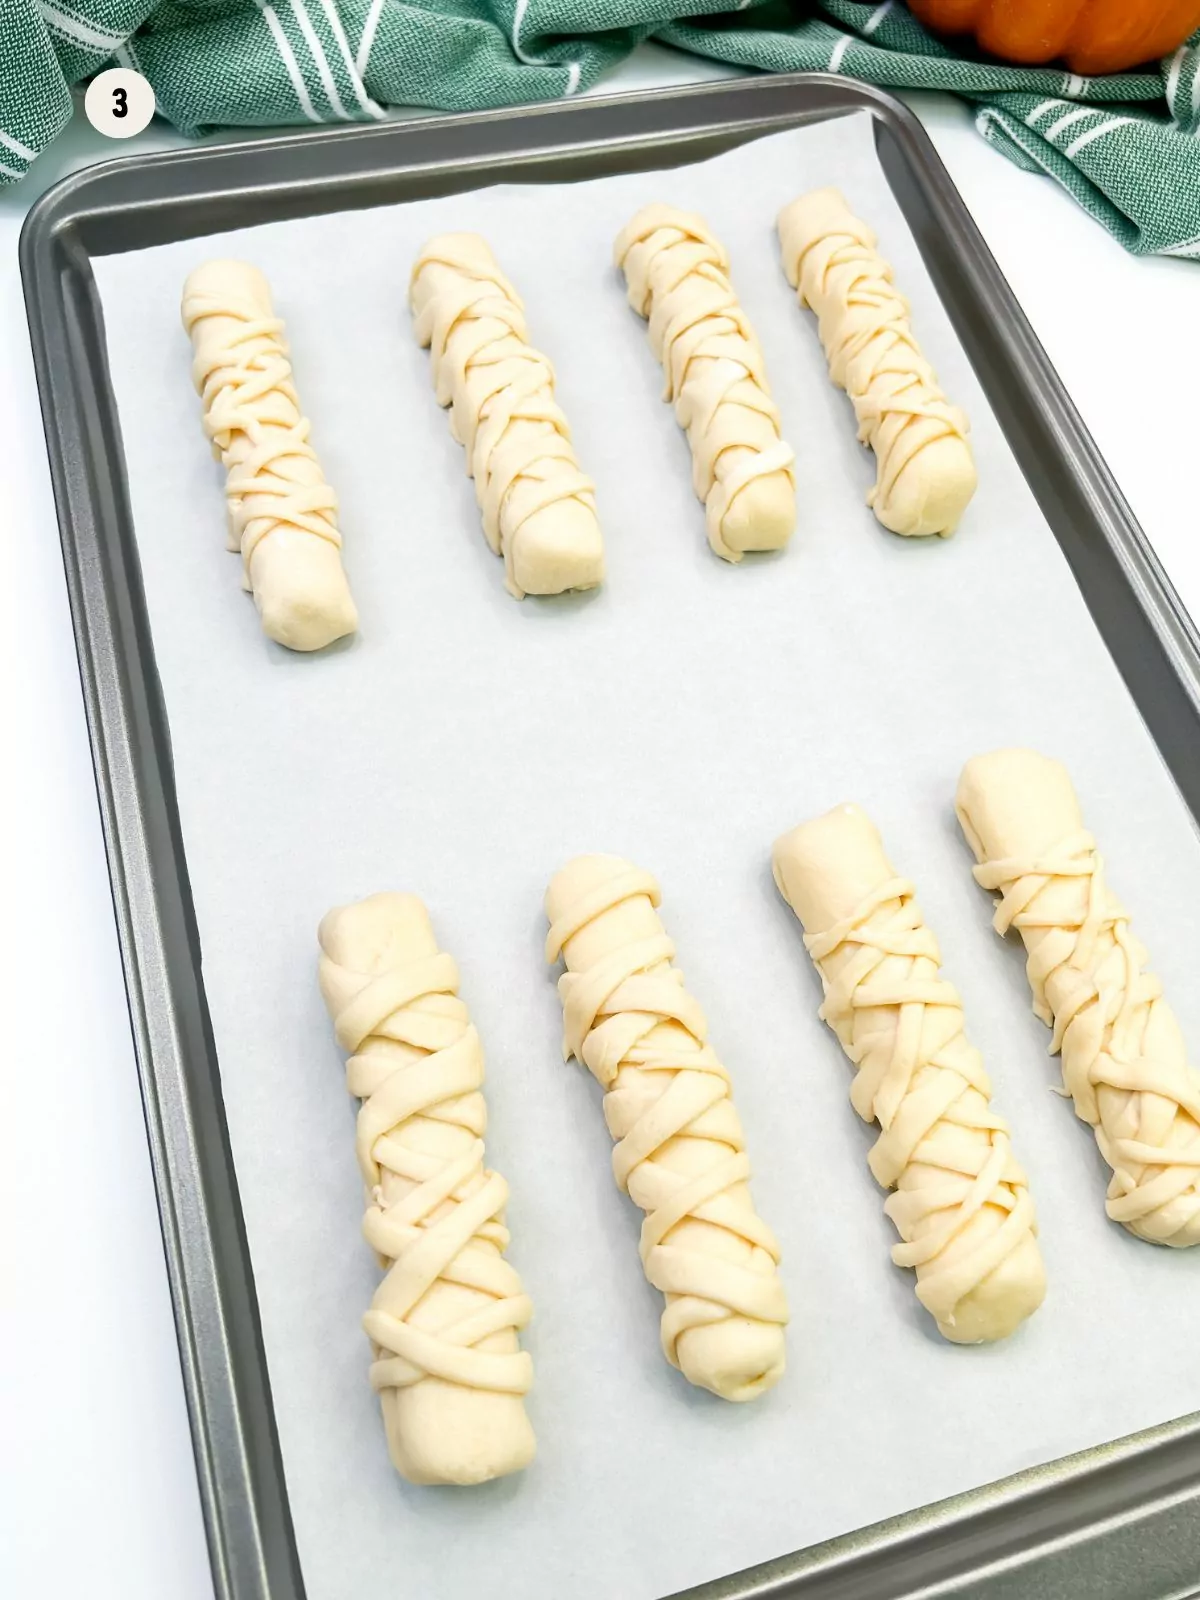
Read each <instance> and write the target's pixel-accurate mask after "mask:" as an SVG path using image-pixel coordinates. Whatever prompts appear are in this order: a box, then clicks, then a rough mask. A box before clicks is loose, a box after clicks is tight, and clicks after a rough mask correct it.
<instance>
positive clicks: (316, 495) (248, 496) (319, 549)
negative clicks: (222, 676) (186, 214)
mask: <svg viewBox="0 0 1200 1600" xmlns="http://www.w3.org/2000/svg"><path fill="white" fill-rule="evenodd" d="M183 325H184V327H185V328H186V330H187V332H188V334H189V335H190V336H191V340H192V348H193V350H194V352H195V360H194V361H193V364H192V377H193V380H194V382H195V385H196V389H197V391H198V392H199V393H200V395H201V396H202V398H203V400H204V431H205V433H206V434H207V436H208V438H209V439H210V440H211V441H212V450H213V455H214V456H215V457H216V458H217V459H218V460H219V461H221V462H222V463H223V464H224V466H225V468H226V471H227V473H228V479H227V481H226V486H225V494H226V497H227V503H228V530H229V548H230V549H231V550H238V551H240V552H241V556H242V586H243V588H246V589H248V590H250V592H251V593H252V594H253V596H254V603H255V605H256V606H257V607H258V610H259V612H260V614H261V616H262V625H263V631H264V633H266V635H267V636H268V638H271V639H274V640H275V641H276V642H277V643H278V644H282V645H286V646H287V647H288V649H289V650H320V649H322V648H323V647H324V646H325V645H327V644H332V643H333V641H334V640H335V639H341V638H342V637H344V635H346V634H348V633H353V632H354V630H355V629H356V628H357V627H358V614H357V612H356V611H355V609H354V601H353V600H352V599H351V597H350V586H349V584H348V583H347V581H346V573H345V570H344V568H343V566H342V555H341V550H342V536H341V533H340V532H339V530H338V523H337V496H336V495H335V494H334V492H333V490H332V489H331V488H330V487H329V485H328V484H327V483H326V482H325V476H324V474H323V473H322V471H321V466H320V463H319V462H318V460H317V456H316V452H315V450H314V449H313V447H312V445H311V444H310V443H309V441H308V435H309V423H308V419H307V418H306V417H304V416H302V415H301V413H300V406H299V402H298V401H297V399H296V389H295V385H294V384H293V382H292V367H291V362H290V361H289V359H288V347H287V344H286V343H285V342H284V337H283V323H282V322H281V321H280V320H279V319H278V318H277V317H276V316H275V314H274V312H273V310H272V307H271V290H270V287H269V286H268V284H267V280H266V279H265V278H264V277H263V275H262V273H261V272H260V271H259V270H258V268H257V267H252V266H250V265H249V263H248V262H245V261H207V262H205V264H204V265H203V266H201V267H197V268H196V270H195V271H194V272H193V273H192V274H191V276H190V277H189V278H188V280H187V282H186V283H185V284H184V286H183Z"/></svg>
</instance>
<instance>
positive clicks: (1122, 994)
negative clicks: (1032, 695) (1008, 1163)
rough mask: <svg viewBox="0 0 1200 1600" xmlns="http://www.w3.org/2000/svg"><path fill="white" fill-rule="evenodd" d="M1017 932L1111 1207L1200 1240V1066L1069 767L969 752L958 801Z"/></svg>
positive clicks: (1154, 1235)
mask: <svg viewBox="0 0 1200 1600" xmlns="http://www.w3.org/2000/svg"><path fill="white" fill-rule="evenodd" d="M955 808H956V810H957V812H958V820H959V822H960V823H961V824H962V830H963V833H964V834H965V835H966V839H967V843H968V844H969V845H970V847H971V849H972V850H973V851H974V853H975V859H976V860H977V861H978V862H979V865H978V866H977V867H976V868H975V877H976V879H977V880H978V882H979V883H981V884H982V885H983V887H984V888H985V889H995V890H998V891H999V893H1000V896H1001V898H1000V900H999V902H998V904H997V909H996V916H995V924H994V925H995V928H996V931H997V933H1001V934H1003V933H1007V932H1008V930H1009V929H1010V928H1015V929H1017V931H1018V932H1019V933H1020V935H1021V938H1022V940H1023V941H1024V944H1025V950H1026V953H1027V956H1028V959H1027V961H1026V967H1025V970H1026V972H1027V973H1028V975H1029V986H1030V988H1031V989H1032V990H1033V1009H1034V1012H1035V1013H1036V1015H1037V1016H1039V1017H1040V1018H1041V1019H1042V1021H1043V1022H1045V1023H1048V1024H1049V1025H1050V1026H1051V1027H1052V1028H1053V1030H1054V1032H1053V1036H1052V1038H1051V1042H1050V1049H1051V1053H1053V1052H1055V1051H1060V1052H1061V1054H1062V1076H1063V1086H1064V1090H1065V1092H1066V1093H1067V1094H1069V1095H1070V1096H1071V1098H1072V1100H1074V1102H1075V1110H1076V1113H1077V1114H1078V1115H1079V1116H1080V1117H1081V1118H1082V1119H1083V1121H1084V1122H1086V1123H1088V1124H1090V1126H1091V1127H1092V1128H1093V1129H1094V1131H1095V1134H1096V1143H1097V1144H1098V1145H1099V1146H1100V1153H1101V1154H1102V1155H1103V1157H1104V1159H1105V1161H1107V1162H1108V1164H1109V1166H1110V1167H1111V1168H1112V1179H1111V1181H1110V1182H1109V1185H1108V1205H1107V1210H1108V1215H1109V1216H1110V1217H1111V1218H1112V1220H1113V1221H1114V1222H1120V1223H1123V1224H1124V1226H1125V1227H1126V1228H1128V1229H1129V1231H1130V1232H1131V1233H1134V1234H1136V1235H1137V1236H1138V1238H1139V1239H1148V1240H1150V1241H1151V1242H1152V1243H1154V1244H1170V1245H1192V1244H1200V1074H1197V1073H1196V1072H1195V1071H1194V1070H1193V1069H1192V1068H1191V1067H1190V1066H1189V1065H1188V1060H1187V1049H1186V1046H1185V1044H1184V1041H1183V1035H1182V1033H1181V1032H1180V1029H1179V1024H1178V1022H1177V1021H1176V1020H1175V1014H1174V1012H1173V1011H1172V1010H1171V1008H1170V1006H1169V1005H1168V1004H1167V1002H1166V1001H1165V1000H1164V999H1163V993H1162V985H1161V984H1160V983H1159V981H1158V979H1157V978H1155V977H1154V976H1152V974H1150V973H1149V972H1147V971H1146V970H1145V965H1146V952H1145V950H1143V948H1142V946H1141V945H1140V944H1139V943H1138V941H1137V940H1136V939H1135V938H1134V937H1133V934H1132V932H1131V931H1130V927H1129V918H1128V916H1127V915H1126V912H1125V910H1124V907H1123V906H1122V905H1121V903H1120V902H1119V901H1118V899H1117V897H1116V896H1115V895H1114V894H1113V892H1112V890H1111V889H1110V888H1109V887H1108V884H1107V881H1106V879H1105V873H1104V863H1103V861H1102V859H1101V857H1100V855H1099V854H1098V853H1097V850H1096V844H1095V841H1094V839H1093V838H1092V836H1091V834H1090V833H1088V832H1087V831H1086V830H1085V829H1084V826H1083V818H1082V815H1081V813H1080V810H1079V801H1078V799H1077V798H1076V795H1075V790H1074V788H1073V787H1072V785H1071V779H1070V777H1069V776H1068V774H1067V771H1066V768H1065V767H1063V766H1061V765H1060V764H1059V763H1058V762H1057V761H1051V760H1049V759H1048V758H1047V757H1045V756H1041V755H1037V754H1036V753H1035V752H1034V751H1032V750H996V751H993V752H992V753H991V754H990V755H985V756H976V757H975V758H974V759H973V760H971V761H968V762H967V764H966V766H965V767H964V768H963V773H962V777H961V778H960V779H959V784H958V794H957V797H956V800H955Z"/></svg>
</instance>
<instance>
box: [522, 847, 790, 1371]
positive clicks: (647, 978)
mask: <svg viewBox="0 0 1200 1600" xmlns="http://www.w3.org/2000/svg"><path fill="white" fill-rule="evenodd" d="M658 900H659V893H658V885H657V884H656V883H655V881H654V879H653V878H652V877H651V876H650V875H649V873H646V872H639V871H638V869H637V868H636V867H634V866H631V865H630V863H629V862H628V861H623V860H621V859H620V858H619V857H618V856H580V857H578V858H577V859H576V860H574V861H572V862H571V863H570V864H569V865H568V866H566V867H564V868H563V870H562V871H561V872H559V873H557V874H556V876H555V877H554V879H553V880H552V882H551V884H550V887H549V889H548V891H547V893H546V915H547V916H548V918H549V919H550V933H549V937H548V938H547V941H546V958H547V960H549V961H557V960H558V959H559V957H560V955H561V956H562V958H563V960H564V961H565V963H566V966H567V971H566V972H565V973H564V974H563V975H562V977H561V978H560V979H559V980H558V987H559V993H560V995H561V996H562V1002H563V1013H564V1043H563V1054H564V1057H566V1056H571V1055H573V1056H575V1057H576V1059H577V1060H579V1061H581V1062H582V1063H583V1064H584V1065H585V1066H586V1067H587V1068H588V1069H589V1071H591V1073H592V1074H593V1075H594V1076H595V1077H596V1078H597V1079H598V1080H599V1082H600V1083H601V1084H602V1085H603V1088H604V1091H605V1094H604V1118H605V1121H606V1122H607V1124H608V1131H609V1132H610V1133H611V1134H612V1136H613V1138H614V1139H615V1140H616V1141H617V1143H616V1147H615V1149H614V1150H613V1175H614V1177H615V1178H616V1180H617V1184H618V1186H619V1187H620V1188H622V1189H624V1190H626V1191H627V1192H628V1193H629V1195H630V1196H631V1198H632V1199H633V1200H634V1201H635V1202H636V1203H637V1204H638V1205H639V1206H640V1207H641V1208H642V1210H643V1211H644V1212H645V1213H646V1219H645V1221H644V1222H643V1224H642V1237H641V1255H642V1265H643V1268H644V1269H645V1273H646V1277H647V1278H648V1279H649V1281H650V1282H651V1283H652V1284H653V1285H654V1287H655V1288H656V1289H660V1290H661V1291H662V1292H663V1294H665V1295H666V1300H667V1304H666V1309H665V1310H664V1312H663V1316H662V1327H661V1332H662V1347H663V1352H664V1354H665V1355H666V1357H667V1360H668V1361H669V1362H670V1363H671V1365H672V1366H674V1367H678V1368H679V1370H680V1371H681V1372H682V1373H683V1375H684V1376H685V1377H686V1378H687V1379H688V1380H689V1382H691V1383H694V1384H698V1385H699V1386H700V1387H701V1388H704V1389H710V1390H711V1391H712V1393H713V1394H716V1395H720V1396H721V1397H722V1398H723V1399H725V1400H752V1399H754V1398H755V1396H756V1395H760V1394H762V1393H763V1392H764V1391H765V1390H767V1389H769V1388H770V1387H771V1386H772V1384H774V1383H775V1382H777V1380H778V1379H779V1377H780V1376H781V1375H782V1373H783V1369H784V1335H783V1330H784V1326H785V1324H786V1322H787V1302H786V1300H785V1298H784V1293H783V1285H782V1284H781V1282H780V1281H779V1276H778V1270H777V1269H778V1263H779V1246H778V1245H777V1244H776V1242H775V1237H774V1235H773V1234H772V1233H771V1230H770V1229H769V1228H768V1227H767V1226H766V1224H765V1223H764V1222H763V1221H762V1220H761V1219H760V1217H759V1216H758V1214H757V1212H756V1211H755V1209H754V1202H753V1200H752V1199H751V1197H750V1188H749V1182H748V1180H749V1177H750V1163H749V1160H748V1158H747V1156H746V1141H745V1137H744V1135H743V1133H742V1125H741V1122H740V1121H739V1119H738V1114H737V1112H736V1110H735V1109H734V1105H733V1101H732V1100H731V1098H730V1093H729V1075H728V1073H727V1072H726V1070H725V1068H724V1067H723V1066H722V1065H721V1063H720V1061H719V1060H718V1059H717V1057H716V1055H715V1053H714V1052H713V1049H712V1047H711V1045H709V1043H708V1042H707V1041H708V1027H707V1024H706V1022H705V1019H704V1013H703V1012H702V1011H701V1010H700V1007H699V1005H698V1004H697V1003H696V1001H695V1000H694V999H693V998H692V996H691V995H690V994H689V993H688V992H687V990H686V989H685V988H684V986H683V974H682V973H681V972H680V971H679V969H678V967H675V966H672V964H671V962H672V958H673V956H674V953H675V947H674V945H673V944H672V943H671V941H670V939H669V938H667V935H666V933H665V931H664V929H663V925H662V923H661V921H660V920H659V917H658V913H657V911H656V910H655V909H654V908H655V906H657V904H658Z"/></svg>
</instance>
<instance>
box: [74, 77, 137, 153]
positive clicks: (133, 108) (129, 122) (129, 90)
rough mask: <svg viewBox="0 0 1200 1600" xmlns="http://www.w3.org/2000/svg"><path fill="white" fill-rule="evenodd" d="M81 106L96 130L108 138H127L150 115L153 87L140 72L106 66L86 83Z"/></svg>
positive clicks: (129, 137)
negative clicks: (105, 70)
mask: <svg viewBox="0 0 1200 1600" xmlns="http://www.w3.org/2000/svg"><path fill="white" fill-rule="evenodd" d="M83 109H84V111H85V112H86V113H87V119H88V121H89V122H90V123H91V125H92V127H93V128H95V129H96V130H97V132H99V133H103V134H106V135H107V136H108V138H110V139H131V138H132V137H133V135H134V134H135V133H141V131H142V129H143V128H145V127H146V126H147V125H148V124H149V121H150V118H151V117H152V116H153V115H154V90H153V89H152V88H151V87H150V85H149V83H148V82H147V81H146V79H145V78H143V77H142V75H141V73H140V72H131V71H130V70H129V68H128V67H110V68H109V70H108V71H107V72H101V73H99V74H98V75H97V76H96V77H94V78H93V79H92V81H91V83H89V84H88V87H87V93H86V94H85V95H84V97H83Z"/></svg>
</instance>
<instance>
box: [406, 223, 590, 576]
mask: <svg viewBox="0 0 1200 1600" xmlns="http://www.w3.org/2000/svg"><path fill="white" fill-rule="evenodd" d="M409 298H410V300H411V303H412V309H413V313H414V316H415V319H416V321H415V329H416V335H417V339H418V341H419V342H420V344H421V345H422V346H423V347H424V348H426V349H428V350H429V351H430V359H431V362H432V367H433V381H434V386H435V388H436V391H437V399H438V404H439V405H441V406H449V407H450V431H451V433H452V434H453V435H454V437H455V439H456V440H458V442H459V443H460V444H461V445H462V446H463V447H464V448H465V450H466V453H467V471H468V472H469V473H470V475H471V476H472V477H473V478H474V480H475V494H476V498H477V499H478V501H479V505H480V508H481V510H482V512H483V531H484V535H485V537H486V538H487V542H488V544H489V545H490V546H491V548H492V550H493V551H494V552H495V553H496V554H497V555H499V556H503V557H504V572H505V579H506V586H507V588H508V590H509V593H510V594H513V595H515V596H516V597H517V598H518V599H521V598H522V597H523V596H524V595H526V594H561V593H563V591H564V590H567V589H594V588H595V587H596V585H597V584H599V583H600V582H601V580H602V579H603V577H604V541H603V539H602V537H601V534H600V524H599V522H598V520H597V518H596V497H595V492H594V489H595V486H594V484H593V483H592V480H591V479H590V478H588V477H585V475H584V474H583V473H582V472H581V471H580V469H579V463H578V461H576V459H575V449H574V446H573V445H572V443H571V430H570V428H569V426H568V425H567V419H566V417H565V416H564V415H563V412H562V409H561V407H560V406H559V404H558V401H557V400H556V399H555V396H554V369H553V367H551V365H550V362H549V361H548V360H547V359H546V357H545V356H544V355H542V354H541V352H540V351H538V350H535V349H533V347H532V346H531V345H530V343H529V334H528V330H527V328H526V326H525V307H524V305H523V303H522V301H521V299H520V297H519V296H518V294H517V292H516V290H515V289H514V288H513V286H512V284H511V283H509V281H508V279H507V278H506V277H505V276H504V274H503V273H502V272H501V270H500V268H499V266H498V265H497V264H496V258H495V257H494V256H493V255H492V252H491V251H490V250H489V249H488V246H487V244H486V243H485V242H484V240H483V239H481V238H480V237H479V235H478V234H474V233H444V234H441V235H439V237H438V238H436V239H431V240H430V241H429V243H428V244H427V245H426V246H425V248H424V249H423V250H422V251H421V253H420V255H419V256H418V257H417V259H416V263H415V265H414V266H413V271H412V281H411V284H410V288H409Z"/></svg>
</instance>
